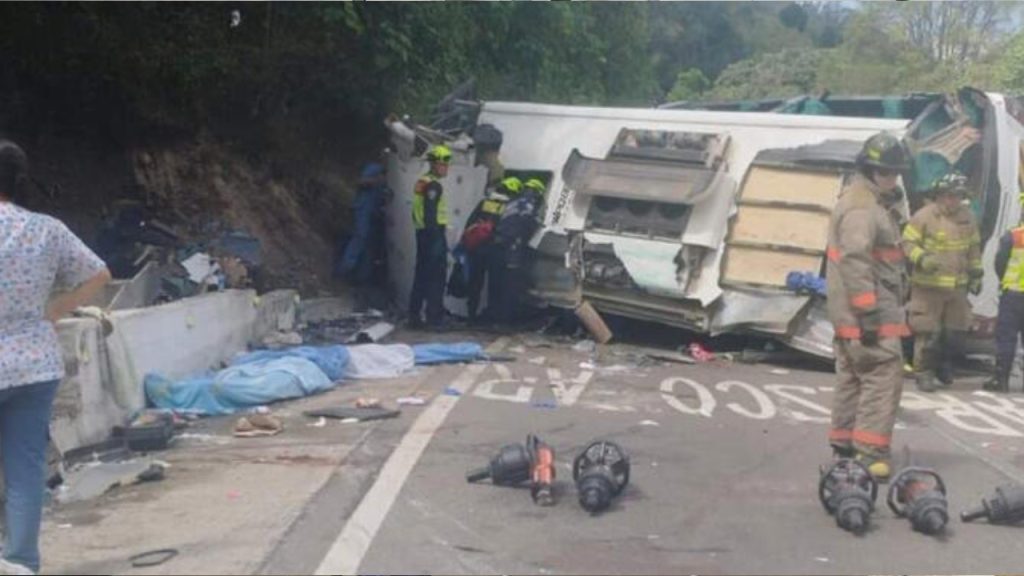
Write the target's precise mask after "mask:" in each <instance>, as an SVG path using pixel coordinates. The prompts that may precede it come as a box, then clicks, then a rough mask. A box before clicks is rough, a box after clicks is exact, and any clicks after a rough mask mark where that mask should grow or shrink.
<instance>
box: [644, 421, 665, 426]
mask: <svg viewBox="0 0 1024 576" xmlns="http://www.w3.org/2000/svg"><path fill="white" fill-rule="evenodd" d="M640 425H641V426H661V424H658V422H657V421H655V420H643V421H642V422H640Z"/></svg>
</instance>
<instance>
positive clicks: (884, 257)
mask: <svg viewBox="0 0 1024 576" xmlns="http://www.w3.org/2000/svg"><path fill="white" fill-rule="evenodd" d="M908 162H909V154H908V152H907V150H906V148H905V147H904V145H903V143H902V142H901V141H900V140H899V139H898V138H896V137H895V136H893V135H891V134H888V133H886V132H882V133H879V134H876V135H874V136H872V137H871V138H869V139H868V140H867V142H865V143H864V147H863V148H862V149H861V152H860V154H858V156H857V174H855V175H854V176H853V178H852V180H851V181H850V182H849V183H848V185H847V186H846V187H845V188H844V190H843V192H842V193H841V194H840V196H839V200H838V201H837V202H836V207H835V211H834V212H833V213H832V218H831V221H830V222H829V233H828V249H827V256H828V264H827V271H826V275H827V281H828V311H829V318H830V319H831V320H832V324H833V326H834V328H835V333H836V340H835V355H836V374H837V376H838V380H839V381H838V383H837V385H836V391H835V398H834V400H833V405H832V428H831V430H830V431H829V443H830V444H831V445H832V448H833V450H834V452H835V454H836V456H839V457H854V456H856V457H857V458H858V459H860V460H862V461H863V462H864V464H865V465H867V467H868V470H869V471H870V472H871V474H872V475H873V476H875V477H876V478H877V479H879V480H882V481H884V480H887V479H888V477H889V474H890V473H891V470H890V468H891V464H890V445H891V443H892V429H893V426H894V424H895V422H896V411H897V409H898V407H899V402H900V394H901V392H902V388H903V382H902V378H903V374H902V370H903V353H902V348H901V346H900V338H902V337H905V336H907V335H909V328H908V327H907V325H906V323H905V318H906V317H905V313H904V309H903V304H904V302H903V299H904V294H905V290H906V287H905V286H906V268H905V263H904V257H903V248H902V245H901V239H900V228H899V222H898V221H897V219H896V217H895V216H894V213H895V212H896V211H895V210H894V207H895V206H896V205H897V203H898V202H899V201H900V200H901V199H902V196H903V192H902V190H901V189H900V188H899V186H898V184H897V183H898V180H899V175H900V172H901V171H903V170H905V169H906V168H907V166H908Z"/></svg>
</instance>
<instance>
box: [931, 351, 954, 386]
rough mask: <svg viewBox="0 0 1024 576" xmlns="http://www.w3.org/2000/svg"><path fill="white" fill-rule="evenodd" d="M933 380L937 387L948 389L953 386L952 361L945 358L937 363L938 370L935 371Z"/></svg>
mask: <svg viewBox="0 0 1024 576" xmlns="http://www.w3.org/2000/svg"><path fill="white" fill-rule="evenodd" d="M935 380H936V382H937V383H938V385H939V386H942V387H943V388H949V387H950V386H952V385H953V360H952V359H950V358H948V357H947V358H946V359H944V360H942V362H940V363H939V369H938V370H936V371H935Z"/></svg>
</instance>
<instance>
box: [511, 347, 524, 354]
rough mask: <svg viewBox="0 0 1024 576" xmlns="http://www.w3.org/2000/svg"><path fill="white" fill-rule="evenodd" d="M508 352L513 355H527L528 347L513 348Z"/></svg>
mask: <svg viewBox="0 0 1024 576" xmlns="http://www.w3.org/2000/svg"><path fill="white" fill-rule="evenodd" d="M508 351H509V352H511V353H512V354H525V353H526V347H525V346H513V347H511V348H509V349H508Z"/></svg>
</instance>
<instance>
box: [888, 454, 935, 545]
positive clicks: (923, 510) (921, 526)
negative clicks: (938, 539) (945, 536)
mask: <svg viewBox="0 0 1024 576" xmlns="http://www.w3.org/2000/svg"><path fill="white" fill-rule="evenodd" d="M886 503H887V504H888V505H889V509H890V510H892V511H893V513H894V514H896V515H897V516H899V517H901V518H907V519H909V520H910V525H911V526H913V528H914V530H917V531H918V532H922V533H924V534H938V533H939V532H941V531H942V530H943V528H945V527H946V523H947V522H949V512H948V504H947V500H946V484H945V483H944V482H943V481H942V477H941V476H939V475H938V473H936V472H935V471H934V470H931V469H929V468H920V467H916V466H911V467H908V468H904V469H903V470H901V471H900V473H899V474H897V475H896V477H895V478H893V480H892V484H891V485H890V486H889V496H888V498H887V499H886Z"/></svg>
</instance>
